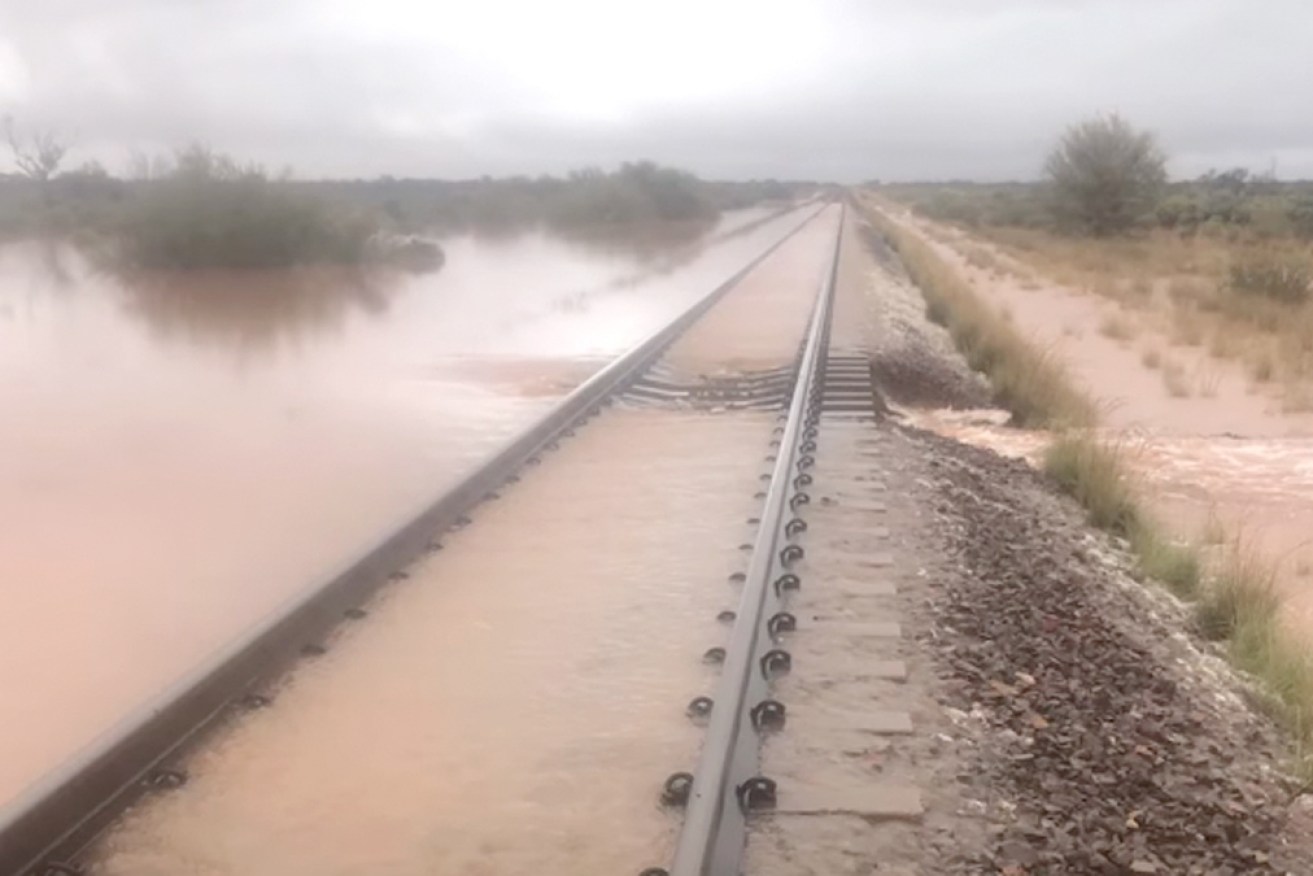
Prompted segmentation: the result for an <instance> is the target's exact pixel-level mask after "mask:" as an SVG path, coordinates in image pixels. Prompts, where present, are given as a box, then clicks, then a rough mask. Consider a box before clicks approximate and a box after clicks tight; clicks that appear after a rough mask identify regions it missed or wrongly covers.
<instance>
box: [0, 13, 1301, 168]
mask: <svg viewBox="0 0 1313 876" xmlns="http://www.w3.org/2000/svg"><path fill="white" fill-rule="evenodd" d="M489 2H492V5H493V6H496V7H501V8H504V19H505V21H504V27H505V29H506V30H505V33H506V35H507V36H514V37H515V38H516V39H519V40H521V41H523V40H530V42H527V43H523V44H524V45H531V46H532V45H535V44H534V43H533V42H532V40H533V39H534V37H535V35H534V34H532V33H529V34H525V33H522V32H516V31H515V28H516V27H517V21H518V19H519V16H517V15H516V10H515V9H514V8H513V6H514V4H509V3H496V2H493V0H484V4H487V3H489ZM416 8H417V9H419V8H427V7H416ZM436 8H437V9H438V10H439V11H438V13H437V14H435V15H431V16H429V17H428V18H422V16H418V15H417V17H416V20H415V22H414V26H413V27H410V26H409V25H410V20H409V18H408V17H403V18H398V16H399V15H402V13H403V12H404V9H405V8H404V7H400V6H398V5H396V4H395V3H392V4H390V5H387V4H385V5H383V6H380V7H378V9H377V16H378V20H377V22H378V25H379V26H377V27H374V26H371V23H370V22H371V18H370V15H371V14H372V9H373V7H372V6H371V4H370V3H368V2H364V0H361V2H358V3H350V2H347V0H340V2H338V0H334V2H310V0H297V2H290V3H282V4H275V3H266V2H254V0H192V2H166V0H120V2H116V3H114V4H104V3H101V2H98V0H47V2H44V3H40V4H38V3H27V2H18V0H0V111H9V112H13V113H14V114H15V115H17V116H19V117H20V118H25V119H31V120H33V121H34V122H36V123H52V124H58V125H60V126H62V127H64V128H67V129H71V130H75V131H76V132H77V138H78V140H77V142H78V146H79V149H78V153H77V154H76V155H75V156H74V158H75V160H76V159H77V158H78V156H79V155H80V156H82V157H98V158H100V159H102V160H104V161H106V163H107V164H110V165H111V166H122V160H123V157H124V156H125V155H126V154H127V152H128V150H129V149H131V148H149V149H168V148H172V147H176V146H178V145H182V144H184V143H186V142H188V141H190V140H194V139H199V140H204V141H206V142H209V143H212V144H213V145H215V146H217V147H219V148H222V149H225V150H227V151H231V152H233V153H235V154H238V155H240V156H242V157H248V158H253V159H255V160H259V161H262V162H264V163H266V164H269V165H270V166H274V167H280V166H282V165H285V164H291V165H294V166H296V167H297V169H298V171H299V172H300V173H301V174H302V175H332V176H373V175H378V174H383V173H392V174H394V175H417V176H420V175H422V176H475V175H481V174H485V173H487V174H495V175H500V174H510V173H528V174H536V173H541V172H561V171H563V170H565V169H568V168H572V167H578V166H582V165H587V164H602V165H610V164H614V163H616V162H618V161H621V160H626V159H633V158H638V157H645V158H652V159H655V160H658V161H663V162H670V163H675V164H680V165H683V166H687V167H690V168H693V169H695V170H697V171H699V172H701V173H704V174H708V175H714V176H721V177H750V176H780V177H794V178H800V177H808V178H825V179H838V180H844V181H851V180H860V179H866V178H871V177H879V178H883V179H908V178H945V177H974V178H982V179H1004V178H1029V177H1033V176H1034V175H1035V173H1036V172H1037V170H1038V167H1039V165H1040V163H1041V161H1042V157H1043V154H1044V151H1045V149H1046V148H1047V147H1048V145H1049V144H1050V143H1051V142H1052V140H1053V139H1054V137H1056V136H1057V134H1058V133H1059V132H1060V131H1061V129H1062V127H1063V126H1064V125H1065V124H1067V123H1069V122H1071V121H1073V120H1075V119H1077V118H1080V117H1082V116H1084V115H1087V114H1089V113H1091V112H1096V111H1105V110H1113V109H1116V110H1119V111H1122V112H1124V113H1126V114H1127V115H1128V116H1130V117H1131V118H1132V119H1133V120H1134V121H1136V122H1137V123H1139V124H1142V125H1145V126H1148V127H1150V128H1153V129H1154V130H1156V131H1157V132H1158V133H1159V134H1160V136H1161V139H1162V141H1163V144H1164V146H1165V147H1166V148H1167V150H1168V152H1169V154H1171V155H1172V156H1173V169H1174V170H1175V171H1176V172H1178V173H1180V174H1194V173H1198V172H1200V171H1202V170H1204V169H1207V168H1208V167H1210V166H1226V165H1232V164H1243V165H1246V166H1249V167H1253V168H1265V167H1267V166H1268V164H1269V162H1271V161H1273V160H1275V161H1277V163H1278V167H1279V168H1280V170H1281V172H1282V175H1283V176H1313V115H1310V114H1309V113H1308V112H1307V109H1306V103H1307V98H1306V96H1305V95H1304V93H1303V89H1304V86H1305V83H1306V82H1308V81H1310V79H1311V78H1313V53H1310V52H1309V51H1308V49H1307V47H1308V46H1309V45H1310V44H1313V7H1310V6H1308V4H1307V3H1306V2H1304V0H1269V2H1265V3H1263V4H1253V3H1246V2H1243V0H1153V2H1145V0H1099V2H1096V0H931V2H923V3H917V4H910V3H905V2H861V0H847V2H844V0H827V2H822V3H805V2H800V0H799V2H792V3H788V2H781V3H776V4H771V3H762V4H760V5H759V7H754V8H759V12H758V13H757V14H759V15H762V16H783V17H784V18H781V19H779V20H776V21H772V22H767V23H771V24H774V25H779V26H778V27H775V28H774V29H770V28H767V29H766V30H765V31H763V32H767V33H775V32H782V33H784V34H785V35H786V36H787V34H788V33H789V31H790V29H791V28H792V27H793V26H794V25H797V32H798V34H799V36H798V40H799V49H798V51H797V53H796V54H791V53H790V51H788V46H787V43H785V44H781V45H780V46H775V45H774V44H772V45H771V46H768V47H767V48H768V49H770V51H764V50H763V51H751V50H752V49H754V48H760V47H754V46H753V45H751V44H745V43H744V42H743V41H745V40H749V39H760V38H763V37H760V36H759V35H758V33H757V31H755V30H752V29H750V28H749V29H747V30H746V31H745V30H741V29H739V28H735V27H733V26H732V24H733V22H732V21H731V22H729V23H728V24H726V23H725V21H723V20H719V19H718V20H717V21H716V22H713V23H712V24H709V25H708V24H706V23H705V22H702V21H700V20H698V19H697V16H693V17H691V18H690V20H689V21H688V22H687V28H688V29H696V28H699V27H704V26H705V27H719V28H721V31H717V32H714V33H711V34H707V33H703V32H700V33H699V35H698V38H699V40H701V41H700V42H699V43H698V44H697V45H696V46H693V45H691V44H690V45H689V46H685V45H682V44H681V42H680V40H681V38H680V37H679V36H678V35H679V34H680V33H681V31H680V29H679V28H678V27H676V28H671V29H666V30H664V31H662V33H664V34H666V35H667V37H668V38H669V39H670V41H671V44H670V45H669V46H668V47H661V48H662V49H663V51H664V52H665V57H668V58H669V61H668V63H669V64H670V65H672V66H671V68H670V72H671V76H672V79H674V78H677V76H676V75H675V74H678V73H679V72H680V70H681V68H680V67H679V66H678V65H681V64H684V63H685V60H686V59H687V58H689V57H691V55H690V53H700V55H699V56H700V57H701V58H702V62H703V63H706V53H707V52H708V51H719V52H720V53H721V54H722V55H723V64H724V66H723V67H721V68H719V70H718V69H717V68H715V67H708V68H707V74H706V84H707V92H708V94H714V95H716V97H715V100H714V101H711V100H705V99H699V95H698V94H697V89H694V90H693V92H692V93H690V92H689V89H687V88H684V90H683V91H680V90H679V89H677V88H673V87H672V90H671V93H670V95H669V96H667V95H664V94H662V93H660V91H659V89H658V90H657V92H655V93H644V94H642V95H639V96H636V97H635V99H634V100H633V101H632V103H631V104H630V105H625V106H621V107H620V108H619V109H618V111H616V112H614V113H609V112H598V113H597V114H595V115H589V114H588V113H582V114H581V113H575V112H571V111H569V110H563V109H561V107H559V106H557V105H556V104H557V102H556V101H554V100H553V99H551V96H550V95H546V96H545V94H544V92H543V90H542V88H540V87H539V86H540V84H541V83H540V82H539V79H540V78H542V74H543V73H550V72H551V71H550V70H542V69H535V67H534V65H533V64H531V63H525V64H519V63H515V62H514V60H513V57H512V56H508V55H507V53H505V52H498V51H494V50H495V49H497V48H498V46H496V45H494V43H495V42H497V34H496V33H492V34H489V33H488V32H487V30H486V28H485V29H484V30H482V31H480V30H478V29H475V30H474V31H472V32H474V33H475V34H476V38H474V39H471V40H470V41H468V42H460V41H453V40H452V39H447V38H444V36H445V29H444V18H450V16H454V15H459V14H461V12H460V8H461V7H458V6H455V5H452V6H450V7H447V6H444V5H442V4H439V5H438V6H437V7H436ZM553 8H555V9H559V10H560V16H561V17H562V19H563V21H564V23H565V24H566V25H568V27H566V28H563V29H562V31H561V32H560V33H563V34H566V35H567V37H568V38H567V39H566V40H565V41H564V42H562V43H561V44H560V45H559V51H556V52H555V54H553V51H550V50H552V49H553V47H552V46H546V47H545V51H544V52H542V53H541V54H539V55H537V56H535V57H536V58H537V60H536V62H535V63H537V64H539V65H542V64H547V65H550V64H551V63H552V58H553V57H557V58H560V59H562V60H563V61H565V62H568V61H570V60H571V59H572V56H573V55H574V54H582V55H583V56H584V57H585V58H588V57H593V54H592V53H594V52H596V53H597V54H596V57H597V58H598V59H600V61H605V64H606V66H605V67H599V69H597V70H596V74H595V75H596V77H599V78H606V77H613V78H614V81H617V82H624V81H626V80H625V77H626V76H629V75H638V74H643V82H644V83H647V84H648V88H649V90H650V88H651V85H650V83H651V82H653V81H656V82H657V83H658V85H659V83H660V78H659V76H658V77H656V78H655V79H654V77H652V76H650V75H646V74H647V73H650V72H651V71H642V70H637V69H631V68H627V65H638V64H650V63H651V60H650V59H651V58H652V57H653V55H652V53H651V52H650V51H648V52H646V53H636V57H635V58H634V59H633V60H629V59H627V57H626V53H625V52H624V50H623V49H624V47H623V46H620V47H619V48H618V49H616V50H611V49H608V50H607V51H601V50H600V49H597V48H596V47H597V46H599V45H600V43H598V41H605V40H607V39H608V37H609V36H611V35H612V34H611V33H610V32H603V31H598V30H596V27H597V25H596V22H597V21H599V20H601V21H606V22H608V26H611V27H614V26H615V22H616V14H617V13H615V12H614V9H615V8H622V7H610V9H611V11H610V12H608V13H606V15H601V14H599V13H598V9H599V8H600V7H597V6H593V7H591V9H580V10H575V11H576V13H577V14H576V15H575V17H574V18H573V19H572V18H570V16H571V14H572V10H574V9H575V7H574V4H573V3H571V2H565V0H561V2H559V3H557V4H555V6H554V7H553ZM635 8H636V9H637V8H640V7H635ZM641 8H643V9H646V10H647V11H646V12H644V13H642V14H644V15H649V16H651V15H657V14H660V13H659V12H658V11H657V10H656V9H655V8H654V7H651V6H645V7H641ZM408 14H409V13H406V15H408ZM638 14H639V13H637V12H635V13H634V15H638ZM607 15H609V16H610V17H609V18H607V17H606V16H607ZM599 16H600V17H599ZM421 18H422V20H421ZM492 20H494V21H499V20H500V19H497V18H494V19H492ZM535 21H537V22H538V23H539V24H540V23H541V21H542V19H541V14H539V18H537V19H535ZM644 26H645V25H644V20H636V21H634V22H632V23H628V22H626V23H625V26H624V28H623V30H624V34H623V36H624V38H625V39H630V40H632V39H635V38H637V36H638V35H640V34H642V33H643V31H644ZM560 33H558V34H555V35H549V34H544V35H543V36H542V39H544V40H549V39H562V37H561V35H560ZM669 34H675V36H674V37H669ZM570 35H573V36H570ZM575 37H577V40H575V41H574V42H570V41H569V39H574V38H575ZM708 37H710V42H708ZM617 38H618V37H617ZM480 40H482V42H480ZM736 40H738V41H740V42H739V43H737V44H736ZM808 41H810V42H808ZM804 44H805V45H804ZM708 46H710V47H711V48H710V49H709V48H708ZM644 48H645V49H650V48H651V47H644ZM6 59H8V61H6ZM544 59H545V60H544ZM736 65H737V66H736ZM783 71H787V75H785V73H784V72H783ZM547 78H548V79H551V77H550V76H548V77H547ZM722 80H723V81H722ZM562 81H567V82H568V81H572V80H568V79H567V80H562ZM582 81H583V83H584V84H583V86H582V87H585V88H586V87H587V86H588V83H589V80H588V78H587V77H585V79H584V80H582ZM726 83H731V84H732V87H730V86H729V85H726ZM722 86H723V87H722ZM566 97H569V95H566Z"/></svg>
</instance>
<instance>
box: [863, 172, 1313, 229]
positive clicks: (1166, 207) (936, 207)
mask: <svg viewBox="0 0 1313 876" xmlns="http://www.w3.org/2000/svg"><path fill="white" fill-rule="evenodd" d="M876 185H877V186H878V188H879V189H880V190H881V191H883V192H885V193H886V194H888V195H889V196H890V197H892V198H894V199H895V200H898V201H902V202H903V203H906V204H909V205H910V206H912V207H913V208H914V209H915V210H917V211H918V212H920V213H922V214H924V215H925V216H927V217H929V218H931V219H936V220H939V221H943V222H953V223H957V224H960V225H964V226H968V227H977V228H983V227H990V226H994V227H999V226H1003V227H1007V226H1012V227H1018V228H1039V229H1055V228H1057V227H1058V215H1059V214H1058V213H1057V212H1056V211H1055V210H1054V204H1053V192H1052V189H1051V187H1050V186H1049V185H1048V184H1047V183H1043V182H1033V183H1015V182H1013V183H973V182H961V181H955V182H944V183H888V184H883V185H880V184H876ZM1139 225H1140V227H1142V228H1155V227H1156V228H1164V229H1170V230H1174V231H1177V232H1179V233H1181V234H1187V235H1188V234H1196V233H1203V234H1215V233H1231V232H1234V231H1239V230H1243V231H1245V232H1246V233H1248V234H1251V235H1253V236H1255V237H1260V238H1263V237H1288V236H1293V237H1299V238H1303V239H1306V240H1309V239H1313V181H1308V180H1298V181H1290V182H1285V181H1280V180H1275V179H1273V178H1271V177H1269V176H1262V175H1256V174H1253V173H1251V172H1249V171H1248V170H1245V169H1243V168H1235V169H1232V170H1227V171H1221V172H1218V171H1210V172H1208V173H1206V174H1203V175H1202V176H1200V177H1198V178H1196V179H1193V180H1185V181H1178V182H1172V183H1168V184H1167V185H1166V186H1165V188H1164V189H1163V191H1162V192H1161V194H1160V196H1159V197H1158V198H1157V199H1156V201H1155V203H1154V204H1153V206H1152V208H1151V209H1149V210H1148V211H1146V212H1145V213H1144V215H1142V216H1140V218H1139Z"/></svg>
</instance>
